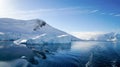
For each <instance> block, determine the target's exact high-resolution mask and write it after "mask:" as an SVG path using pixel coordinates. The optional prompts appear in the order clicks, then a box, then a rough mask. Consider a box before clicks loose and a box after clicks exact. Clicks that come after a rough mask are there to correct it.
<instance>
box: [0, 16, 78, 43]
mask: <svg viewBox="0 0 120 67" xmlns="http://www.w3.org/2000/svg"><path fill="white" fill-rule="evenodd" d="M0 40H1V41H3V40H4V41H6V40H7V41H9V40H12V41H14V43H16V44H20V43H29V44H38V43H39V44H41V43H42V44H43V43H70V42H71V41H73V40H80V39H78V38H76V37H74V36H72V35H70V34H68V33H66V32H63V31H60V30H58V29H56V28H54V27H52V26H50V25H49V24H47V23H46V22H45V21H43V20H39V19H32V20H17V19H11V18H0Z"/></svg>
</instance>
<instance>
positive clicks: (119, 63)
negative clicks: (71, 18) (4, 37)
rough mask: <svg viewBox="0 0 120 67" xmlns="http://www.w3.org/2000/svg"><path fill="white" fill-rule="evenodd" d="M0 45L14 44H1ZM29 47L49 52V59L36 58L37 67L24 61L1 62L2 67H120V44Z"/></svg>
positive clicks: (83, 42) (80, 43)
mask: <svg viewBox="0 0 120 67" xmlns="http://www.w3.org/2000/svg"><path fill="white" fill-rule="evenodd" d="M0 45H7V46H9V45H11V46H13V45H14V44H12V43H10V42H5V43H4V42H1V43H0ZM27 46H28V47H31V46H34V47H35V48H36V49H37V50H39V51H42V50H48V51H49V53H46V56H47V58H46V59H41V58H38V57H35V58H36V59H37V60H38V62H39V64H37V65H36V64H31V63H29V62H28V61H26V60H24V59H17V60H14V61H10V62H8V61H4V62H3V61H1V62H0V67H120V42H98V41H75V42H72V43H71V44H43V45H27ZM8 57H9V56H8Z"/></svg>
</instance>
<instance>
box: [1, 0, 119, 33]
mask: <svg viewBox="0 0 120 67" xmlns="http://www.w3.org/2000/svg"><path fill="white" fill-rule="evenodd" d="M0 4H1V5H0V8H1V10H0V17H9V18H16V19H34V18H39V19H43V20H45V21H46V22H47V23H48V24H50V25H51V26H53V27H56V28H58V29H61V30H63V31H66V32H114V31H115V32H119V31H120V8H119V4H120V0H0Z"/></svg>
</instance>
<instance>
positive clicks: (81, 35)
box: [71, 32, 105, 40]
mask: <svg viewBox="0 0 120 67" xmlns="http://www.w3.org/2000/svg"><path fill="white" fill-rule="evenodd" d="M104 33H105V32H71V34H72V35H74V36H76V37H78V38H80V39H83V40H89V39H90V38H92V37H93V36H96V35H100V34H104Z"/></svg>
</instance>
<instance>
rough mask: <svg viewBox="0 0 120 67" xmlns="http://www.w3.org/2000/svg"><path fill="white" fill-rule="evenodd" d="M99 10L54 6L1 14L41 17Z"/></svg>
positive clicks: (16, 16) (89, 12) (3, 15)
mask: <svg viewBox="0 0 120 67" xmlns="http://www.w3.org/2000/svg"><path fill="white" fill-rule="evenodd" d="M98 11H99V10H88V9H82V8H80V7H68V8H54V9H39V10H29V11H21V10H12V11H6V12H4V14H0V17H10V18H20V19H25V18H33V17H34V18H39V17H40V16H47V17H48V16H49V17H50V16H59V15H74V14H91V13H96V12H98Z"/></svg>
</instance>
